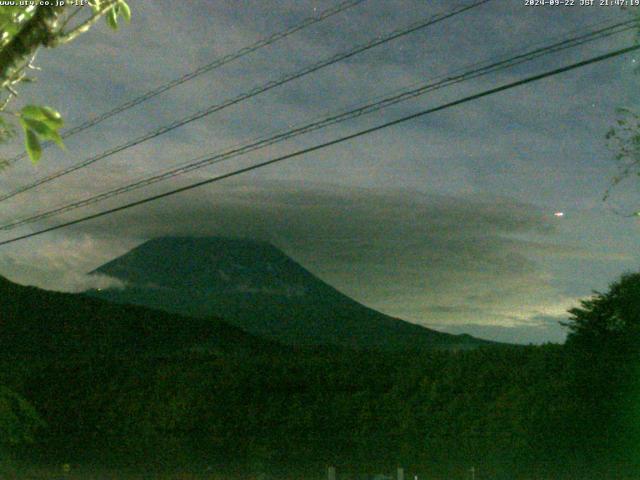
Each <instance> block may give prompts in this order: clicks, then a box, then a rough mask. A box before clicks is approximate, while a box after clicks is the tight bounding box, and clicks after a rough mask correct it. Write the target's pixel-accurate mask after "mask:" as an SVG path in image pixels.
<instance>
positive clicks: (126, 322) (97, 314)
mask: <svg viewBox="0 0 640 480" xmlns="http://www.w3.org/2000/svg"><path fill="white" fill-rule="evenodd" d="M274 347H275V346H274V345H273V344H272V343H271V342H268V341H262V340H259V339H257V338H255V337H253V336H251V335H249V334H247V333H245V332H243V331H241V330H239V329H238V328H236V327H233V326H231V325H228V324H226V323H224V322H222V321H220V320H217V319H214V318H208V319H193V318H187V317H183V316H179V315H176V314H170V313H166V312H161V311H156V310H151V309H148V308H141V307H137V306H130V305H117V304H112V303H109V302H105V301H103V300H100V299H95V298H89V297H86V296H84V295H79V294H69V293H59V292H50V291H46V290H41V289H39V288H34V287H25V286H21V285H17V284H15V283H12V282H10V281H8V280H7V279H5V278H3V277H0V356H12V355H19V356H23V355H24V356H27V357H29V358H34V357H47V358H48V357H51V356H54V357H67V356H70V355H71V356H75V355H81V356H96V355H104V356H122V357H130V356H146V355H171V354H174V353H177V352H188V351H190V350H197V351H211V352H215V351H237V350H242V351H245V350H246V351H249V350H255V349H269V348H274Z"/></svg>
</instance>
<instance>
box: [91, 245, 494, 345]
mask: <svg viewBox="0 0 640 480" xmlns="http://www.w3.org/2000/svg"><path fill="white" fill-rule="evenodd" d="M93 273H100V274H104V275H108V276H111V277H114V278H117V279H119V280H121V281H123V282H124V283H125V284H126V288H124V289H109V290H102V291H95V292H90V294H91V295H94V296H97V297H99V298H103V299H106V300H110V301H114V302H118V303H130V304H137V305H144V306H148V307H152V308H158V309H161V310H165V311H169V312H174V313H179V314H184V315H189V316H194V317H199V318H203V317H208V316H217V317H219V318H223V319H225V321H228V322H229V323H231V324H234V325H236V326H238V327H240V328H242V329H243V330H246V331H247V332H250V333H252V334H255V335H259V336H263V337H266V338H270V339H273V340H277V341H280V342H282V343H286V344H290V345H338V346H343V347H349V348H377V349H392V350H397V349H420V348H444V349H466V348H473V347H475V346H478V345H481V344H486V343H489V342H484V341H482V340H478V339H475V338H473V337H470V336H468V335H450V334H445V333H441V332H437V331H435V330H431V329H428V328H424V327H421V326H418V325H415V324H412V323H409V322H406V321H403V320H399V319H397V318H393V317H390V316H388V315H384V314H382V313H380V312H377V311H375V310H373V309H370V308H367V307H365V306H364V305H362V304H360V303H358V302H356V301H355V300H353V299H351V298H349V297H347V296H346V295H344V294H342V293H341V292H339V291H338V290H336V289H335V288H333V287H332V286H330V285H328V284H326V283H325V282H323V281H322V280H320V279H319V278H317V277H316V276H314V275H313V274H312V273H311V272H309V271H308V270H306V269H305V268H303V267H302V266H301V265H299V264H298V263H296V262H295V261H293V260H292V259H291V258H289V257H288V256H287V255H285V254H284V253H283V252H281V251H280V250H278V249H277V248H276V247H274V246H273V245H271V244H269V243H266V242H257V241H251V240H238V239H226V238H219V237H209V238H189V237H165V238H158V239H154V240H150V241H148V242H146V243H143V244H142V245H139V246H138V247H136V248H134V249H133V250H131V251H130V252H128V253H126V254H125V255H123V256H121V257H119V258H116V259H114V260H113V261H111V262H109V263H107V264H105V265H103V266H101V267H99V268H98V269H96V270H95V271H94V272H93Z"/></svg>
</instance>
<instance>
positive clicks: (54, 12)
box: [0, 6, 65, 89]
mask: <svg viewBox="0 0 640 480" xmlns="http://www.w3.org/2000/svg"><path fill="white" fill-rule="evenodd" d="M64 9H65V7H64V6H39V7H38V8H37V10H36V12H35V13H34V15H33V17H31V19H29V21H27V22H26V23H25V25H24V27H22V29H21V30H20V32H18V33H17V34H16V35H15V36H14V37H13V38H12V39H11V41H10V42H9V43H8V44H7V45H5V46H4V47H3V48H2V49H0V89H4V88H6V87H7V86H9V85H10V84H11V82H12V80H13V79H14V77H15V75H16V73H18V72H20V71H21V69H22V68H24V66H25V65H26V64H27V63H28V62H29V59H30V58H31V56H32V55H33V54H34V53H35V52H36V50H37V49H38V48H39V47H40V46H43V45H44V46H50V44H51V42H52V40H53V39H54V33H55V30H56V26H57V21H58V18H59V16H60V15H61V13H62V11H63V10H64Z"/></svg>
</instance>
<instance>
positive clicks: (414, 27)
mask: <svg viewBox="0 0 640 480" xmlns="http://www.w3.org/2000/svg"><path fill="white" fill-rule="evenodd" d="M489 1H491V0H476V1H475V2H474V3H472V4H470V5H466V6H462V7H456V8H454V9H452V10H450V11H448V12H446V13H442V14H438V15H433V16H431V17H429V18H427V19H423V20H420V21H418V22H414V23H412V24H411V25H409V26H408V27H405V28H403V29H398V30H394V31H393V32H391V33H389V34H387V35H385V36H382V37H375V38H373V39H372V40H370V41H369V42H367V43H365V44H363V45H359V46H357V47H355V48H352V49H351V50H348V51H346V52H342V53H338V54H336V55H334V56H332V57H329V58H327V59H325V60H322V61H320V62H318V63H315V64H313V65H311V66H309V67H306V68H303V69H302V70H299V71H297V72H295V73H292V74H289V75H285V76H283V77H281V78H280V79H278V80H271V81H269V82H267V83H265V84H263V85H261V86H259V87H255V88H253V89H252V90H250V91H248V92H245V93H242V94H240V95H238V96H237V97H234V98H231V99H229V100H226V101H224V102H222V103H219V104H215V105H211V106H209V107H207V108H206V109H204V110H200V111H199V112H196V113H195V114H193V115H190V116H188V117H185V118H182V119H180V120H176V121H174V122H172V123H170V124H168V125H165V126H162V127H160V128H158V129H156V130H153V131H151V132H148V133H146V134H144V135H142V136H140V137H138V138H136V139H133V140H130V141H128V142H126V143H123V144H121V145H118V146H117V147H113V148H110V149H109V150H106V151H104V152H102V153H99V154H98V155H95V156H93V157H90V158H88V159H86V160H84V161H82V162H79V163H77V164H75V165H72V166H70V167H67V168H65V169H62V170H59V171H57V172H54V173H52V174H50V175H48V176H46V177H43V178H40V179H39V180H36V181H34V182H32V183H29V184H27V185H24V186H22V187H19V188H18V189H16V190H13V191H11V192H9V193H6V194H3V195H0V202H2V201H5V200H8V199H9V198H12V197H15V196H16V195H19V194H21V193H24V192H27V191H29V190H31V189H33V188H36V187H38V186H40V185H42V184H44V183H48V182H51V181H52V180H55V179H57V178H60V177H62V176H64V175H67V174H69V173H72V172H75V171H76V170H80V169H82V168H85V167H87V166H89V165H91V164H93V163H95V162H97V161H99V160H102V159H104V158H107V157H109V156H111V155H114V154H116V153H119V152H121V151H123V150H127V149H129V148H131V147H134V146H136V145H139V144H141V143H143V142H146V141H147V140H151V139H153V138H156V137H159V136H160V135H164V134H165V133H168V132H170V131H172V130H175V129H176V128H179V127H182V126H184V125H187V124H188V123H191V122H193V121H195V120H199V119H201V118H203V117H206V116H208V115H211V114H212V113H215V112H218V111H220V110H223V109H225V108H227V107H230V106H232V105H235V104H238V103H240V102H242V101H244V100H247V99H249V98H252V97H255V96H256V95H259V94H261V93H264V92H267V91H269V90H271V89H273V88H276V87H279V86H281V85H284V84H286V83H289V82H291V81H293V80H296V79H298V78H301V77H304V76H306V75H309V74H311V73H314V72H316V71H318V70H320V69H322V68H325V67H327V66H329V65H333V64H335V63H338V62H340V61H342V60H345V59H347V58H350V57H353V56H354V55H357V54H359V53H362V52H364V51H367V50H370V49H372V48H374V47H377V46H379V45H382V44H384V43H387V42H390V41H392V40H395V39H397V38H400V37H403V36H405V35H408V34H410V33H413V32H415V31H418V30H420V29H423V28H425V27H428V26H430V25H434V24H436V23H438V22H441V21H443V20H446V19H448V18H451V17H453V16H455V15H459V14H461V13H463V12H465V11H468V10H471V9H473V8H476V7H479V6H480V5H483V4H485V3H487V2H489Z"/></svg>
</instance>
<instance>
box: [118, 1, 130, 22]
mask: <svg viewBox="0 0 640 480" xmlns="http://www.w3.org/2000/svg"><path fill="white" fill-rule="evenodd" d="M118 6H119V7H120V9H119V10H118V13H120V15H122V18H124V19H125V20H126V21H127V22H130V21H131V8H130V7H129V5H127V2H125V1H124V0H120V1H119V2H118Z"/></svg>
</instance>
